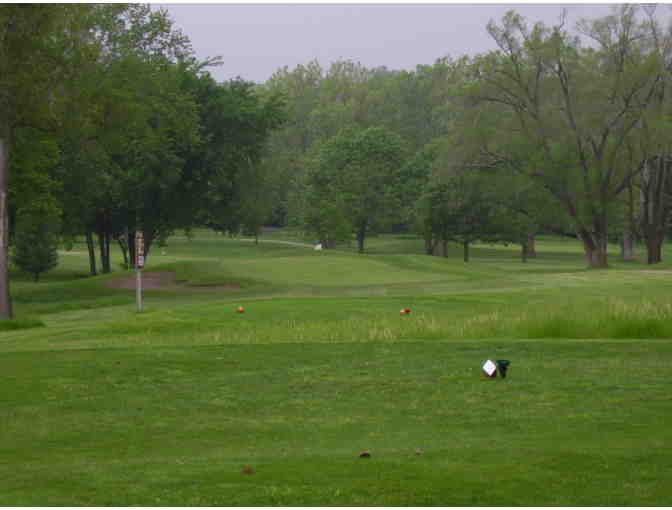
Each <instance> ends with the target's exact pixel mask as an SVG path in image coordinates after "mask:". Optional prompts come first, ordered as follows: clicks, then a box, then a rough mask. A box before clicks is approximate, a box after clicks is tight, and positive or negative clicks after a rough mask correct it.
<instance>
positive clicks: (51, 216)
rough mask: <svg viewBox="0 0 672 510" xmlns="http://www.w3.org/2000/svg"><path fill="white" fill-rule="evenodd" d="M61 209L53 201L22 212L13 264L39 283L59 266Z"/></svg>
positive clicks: (32, 205) (34, 204)
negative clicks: (39, 280) (42, 275)
mask: <svg viewBox="0 0 672 510" xmlns="http://www.w3.org/2000/svg"><path fill="white" fill-rule="evenodd" d="M59 213H60V211H59V209H58V206H57V204H56V202H55V201H54V200H53V199H51V198H50V197H43V198H42V200H40V201H39V202H34V203H33V204H31V205H30V206H26V207H23V208H21V209H20V210H19V212H18V220H17V222H16V230H17V231H16V234H15V235H14V247H13V253H12V262H13V263H14V264H15V265H16V266H17V267H18V268H19V269H21V270H22V271H25V272H27V273H30V274H32V275H33V277H34V278H35V281H37V280H38V279H39V277H40V274H41V273H44V272H46V271H49V270H51V269H53V268H55V267H56V266H57V265H58V252H57V248H58V241H59V230H60V222H59Z"/></svg>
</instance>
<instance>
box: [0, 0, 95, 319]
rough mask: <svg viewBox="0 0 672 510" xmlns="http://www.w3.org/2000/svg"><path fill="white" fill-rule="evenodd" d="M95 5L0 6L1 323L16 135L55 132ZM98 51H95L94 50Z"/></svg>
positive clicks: (6, 306) (6, 307)
mask: <svg viewBox="0 0 672 510" xmlns="http://www.w3.org/2000/svg"><path fill="white" fill-rule="evenodd" d="M94 9H95V6H93V5H75V4H60V5H58V4H2V5H0V319H7V318H11V317H12V306H11V300H10V294H9V274H8V240H9V238H8V228H9V225H8V184H9V178H10V173H11V167H12V147H13V143H14V139H15V130H16V129H17V128H18V127H20V126H22V125H39V126H41V127H53V124H54V122H55V121H56V120H57V119H58V115H59V102H60V100H61V97H62V95H63V92H64V87H62V84H63V83H64V82H65V80H67V78H68V76H69V74H70V72H71V71H72V65H73V64H75V65H76V62H77V60H78V59H79V58H80V57H81V56H82V54H83V53H86V52H87V51H89V50H88V49H87V50H86V51H84V52H82V51H81V50H82V49H83V48H84V47H86V46H87V45H88V43H89V40H88V33H89V28H91V26H92V23H93V18H92V17H91V16H90V14H91V12H92V11H93V10H94ZM93 51H95V49H94V50H93Z"/></svg>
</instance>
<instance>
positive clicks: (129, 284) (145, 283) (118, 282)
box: [106, 271, 240, 292]
mask: <svg viewBox="0 0 672 510" xmlns="http://www.w3.org/2000/svg"><path fill="white" fill-rule="evenodd" d="M106 284H107V286H108V287H111V288H113V289H131V290H135V275H133V276H125V277H123V278H115V279H114V280H108V281H107V282H106ZM142 289H143V290H166V291H171V292H226V291H231V290H238V289H240V285H236V284H230V285H186V284H181V283H177V281H176V280H175V273H173V272H170V271H151V272H147V273H145V272H143V273H142Z"/></svg>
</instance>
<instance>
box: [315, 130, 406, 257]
mask: <svg viewBox="0 0 672 510" xmlns="http://www.w3.org/2000/svg"><path fill="white" fill-rule="evenodd" d="M404 157H405V148H404V145H403V141H402V140H401V138H399V137H398V136H397V135H395V134H394V133H391V132H389V131H387V130H385V129H384V128H368V129H365V130H356V129H353V130H344V131H342V132H341V133H339V135H338V136H335V137H334V138H332V139H330V140H328V141H327V142H325V143H324V144H323V145H322V146H321V147H320V149H319V153H318V154H317V156H316V158H315V166H314V168H313V169H312V170H311V172H310V173H309V174H308V177H307V182H306V187H307V190H306V198H305V201H306V207H307V209H308V211H309V212H308V213H307V214H306V218H307V220H306V222H305V226H306V227H307V228H309V229H311V230H312V231H314V232H316V233H318V235H320V237H321V238H322V239H325V240H328V239H338V238H339V237H340V236H342V235H343V234H344V233H345V231H346V230H347V229H348V227H349V228H350V229H351V231H352V232H354V233H355V235H356V237H357V241H358V247H359V251H360V252H362V251H363V250H364V239H365V238H366V236H367V234H369V233H371V232H375V231H376V230H377V229H379V228H381V227H382V226H384V225H386V224H389V223H390V222H392V221H394V220H396V219H398V213H396V212H395V211H396V210H398V208H399V200H400V192H399V182H400V170H401V167H402V165H403V161H404ZM322 236H325V237H322Z"/></svg>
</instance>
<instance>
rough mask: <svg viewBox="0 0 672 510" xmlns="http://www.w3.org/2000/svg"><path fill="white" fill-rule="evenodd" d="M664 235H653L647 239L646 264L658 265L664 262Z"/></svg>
mask: <svg viewBox="0 0 672 510" xmlns="http://www.w3.org/2000/svg"><path fill="white" fill-rule="evenodd" d="M664 240H665V236H664V235H652V236H650V237H647V239H646V263H647V264H658V263H660V262H662V260H663V256H662V247H663V241H664Z"/></svg>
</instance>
